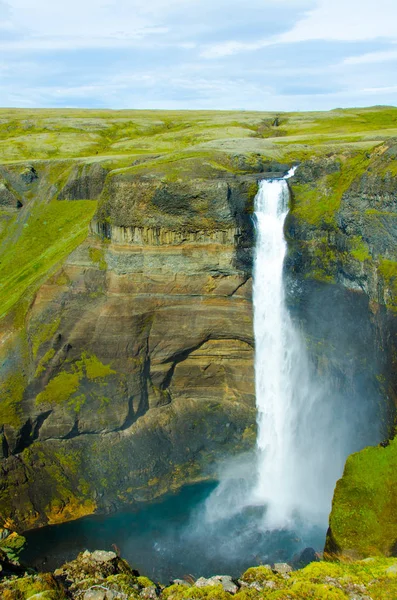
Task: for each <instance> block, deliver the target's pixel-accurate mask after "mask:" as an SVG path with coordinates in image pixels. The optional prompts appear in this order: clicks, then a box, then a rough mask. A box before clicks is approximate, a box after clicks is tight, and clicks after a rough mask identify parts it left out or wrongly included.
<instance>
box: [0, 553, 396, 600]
mask: <svg viewBox="0 0 397 600" xmlns="http://www.w3.org/2000/svg"><path fill="white" fill-rule="evenodd" d="M6 575H7V576H6V577H4V573H0V593H1V594H2V598H5V599H6V600H20V599H24V600H28V599H30V598H31V599H32V600H33V599H34V600H39V599H40V600H64V599H65V598H70V599H71V600H135V599H136V600H139V599H143V600H157V599H159V600H190V599H191V598H202V599H203V600H232V599H235V600H246V598H251V599H252V600H260V599H261V598H268V599H269V600H278V599H284V598H285V599H286V600H287V599H288V600H289V599H294V598H296V599H298V598H318V599H319V600H321V599H324V600H352V599H353V598H354V599H357V600H367V599H368V598H371V599H372V600H384V599H385V598H394V597H395V594H396V593H397V562H396V560H395V559H394V560H393V559H385V558H383V559H382V558H370V559H367V560H364V561H358V562H349V563H347V564H344V563H329V562H328V563H327V562H313V563H310V564H308V565H307V566H306V567H305V568H304V569H301V570H296V571H293V570H292V569H291V567H290V566H289V565H287V564H279V565H277V564H276V565H273V566H271V565H261V566H259V567H251V568H250V569H248V570H247V571H246V572H245V573H243V574H242V575H241V577H240V579H238V580H237V579H236V580H235V579H232V577H230V576H229V575H214V576H212V577H209V578H204V577H200V578H198V579H196V580H195V579H194V577H192V576H186V579H175V580H173V581H171V582H170V584H166V585H164V583H165V582H164V583H156V582H153V581H151V580H150V579H149V578H148V577H145V576H141V575H139V573H138V571H136V570H135V569H133V568H132V567H131V566H130V565H129V564H128V563H127V562H126V561H125V560H123V559H122V558H120V557H119V556H117V554H116V553H115V552H112V551H111V552H108V551H104V550H95V551H94V552H89V551H88V550H86V551H85V552H82V553H81V554H79V555H78V556H77V558H76V559H74V560H72V561H71V562H68V563H65V564H64V565H62V566H61V567H60V568H58V569H56V570H55V571H54V573H36V572H34V571H33V570H32V569H30V570H29V571H28V572H25V573H24V572H23V570H22V572H21V573H20V575H19V577H16V576H14V577H9V576H8V574H6Z"/></svg>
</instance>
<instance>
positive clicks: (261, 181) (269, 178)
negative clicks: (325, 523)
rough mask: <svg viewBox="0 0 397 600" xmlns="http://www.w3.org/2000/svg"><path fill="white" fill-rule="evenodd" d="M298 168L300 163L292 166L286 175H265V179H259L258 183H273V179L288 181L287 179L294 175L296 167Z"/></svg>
mask: <svg viewBox="0 0 397 600" xmlns="http://www.w3.org/2000/svg"><path fill="white" fill-rule="evenodd" d="M297 168H298V165H295V166H294V167H291V168H290V169H289V171H287V173H286V174H285V175H283V176H282V177H264V178H263V179H259V180H258V183H263V182H265V183H271V182H272V181H286V180H287V179H290V178H291V177H293V176H294V174H295V171H296V169H297Z"/></svg>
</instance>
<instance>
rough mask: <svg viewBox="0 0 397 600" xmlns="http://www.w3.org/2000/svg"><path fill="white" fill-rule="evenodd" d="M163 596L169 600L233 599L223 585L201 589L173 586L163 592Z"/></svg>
mask: <svg viewBox="0 0 397 600" xmlns="http://www.w3.org/2000/svg"><path fill="white" fill-rule="evenodd" d="M163 596H164V598H167V599H169V600H230V598H231V596H230V594H228V593H227V592H225V591H224V590H223V587H222V586H221V585H209V586H205V587H201V588H197V587H185V586H183V585H171V586H170V587H168V588H165V590H163Z"/></svg>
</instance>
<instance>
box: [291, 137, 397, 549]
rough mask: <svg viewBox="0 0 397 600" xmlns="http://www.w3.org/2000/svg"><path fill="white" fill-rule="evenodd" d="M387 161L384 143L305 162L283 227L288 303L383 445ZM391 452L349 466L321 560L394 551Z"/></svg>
mask: <svg viewBox="0 0 397 600" xmlns="http://www.w3.org/2000/svg"><path fill="white" fill-rule="evenodd" d="M395 157H396V146H395V143H393V142H389V143H387V144H380V145H379V146H378V147H377V148H375V149H374V151H373V152H372V153H368V152H362V153H357V154H356V155H355V156H352V155H347V156H343V155H342V156H330V157H327V158H322V159H321V160H317V161H316V160H312V161H308V162H306V163H305V164H303V165H302V166H301V167H300V168H299V169H298V171H297V173H296V176H295V178H294V179H293V180H292V181H291V189H292V193H293V206H292V211H291V214H290V217H289V221H288V224H287V235H288V237H289V242H290V253H289V259H288V263H287V268H288V271H289V273H290V274H292V275H291V278H292V280H293V281H294V288H293V298H292V300H291V302H292V303H293V305H294V309H295V310H296V312H297V313H298V315H299V317H300V318H301V319H302V321H303V323H304V328H305V331H306V333H307V338H308V340H309V343H310V345H309V349H310V350H311V352H312V354H313V356H314V357H315V360H317V361H318V365H319V368H322V369H324V370H325V372H326V373H327V374H328V375H331V379H333V380H334V381H336V382H339V384H341V385H342V386H343V387H344V389H345V390H349V405H350V402H351V408H352V415H351V418H352V419H353V420H354V419H355V416H356V415H357V414H360V413H364V414H366V415H367V416H368V419H369V421H371V419H377V420H380V421H381V425H382V435H383V437H384V438H385V439H387V438H389V437H390V436H393V434H394V430H393V422H394V414H395V406H396V401H397V378H396V372H397V371H396V356H397V353H396V350H397V319H396V301H397V288H396V282H397V250H396V249H397V244H396V242H397V202H396V200H397V184H396V179H395V169H396V162H395ZM338 324H339V326H338ZM341 324H342V325H343V326H342V328H341V327H340V325H341ZM324 340H326V343H325V344H324V343H322V344H321V343H320V344H319V342H321V341H322V342H324ZM313 341H314V343H313ZM370 399H372V406H370V405H369V404H368V402H369V400H370ZM376 406H378V410H377V409H376ZM379 439H380V438H378V440H376V439H374V441H373V443H376V441H379ZM394 445H395V442H392V443H391V445H390V447H389V446H388V443H384V444H382V445H380V446H378V447H374V448H368V449H366V450H363V451H362V452H359V453H357V454H354V455H352V456H351V457H350V458H349V459H348V461H347V464H346V468H345V472H344V475H343V478H342V479H341V480H340V481H339V482H338V484H337V486H336V490H335V495H334V500H333V508H332V512H331V515H330V529H329V532H328V537H327V544H326V550H327V551H328V552H330V553H334V552H337V553H342V554H350V555H352V556H369V555H370V554H371V553H372V554H373V553H384V554H394V553H395V545H396V541H397V533H396V529H395V519H394V517H393V516H392V515H395V508H396V507H395V498H396V493H395V487H396V482H395V477H394V475H393V473H394V472H395V463H394V462H393V461H394V455H395V452H394V450H393V448H394ZM393 465H394V466H393Z"/></svg>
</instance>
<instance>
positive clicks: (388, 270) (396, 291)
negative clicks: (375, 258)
mask: <svg viewBox="0 0 397 600" xmlns="http://www.w3.org/2000/svg"><path fill="white" fill-rule="evenodd" d="M378 270H379V273H380V274H381V276H382V277H383V279H384V282H385V284H386V286H387V288H388V289H387V291H388V298H387V307H388V308H389V309H390V310H392V311H393V312H395V311H397V262H396V261H394V260H386V259H383V260H381V261H380V263H379V267H378Z"/></svg>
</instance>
